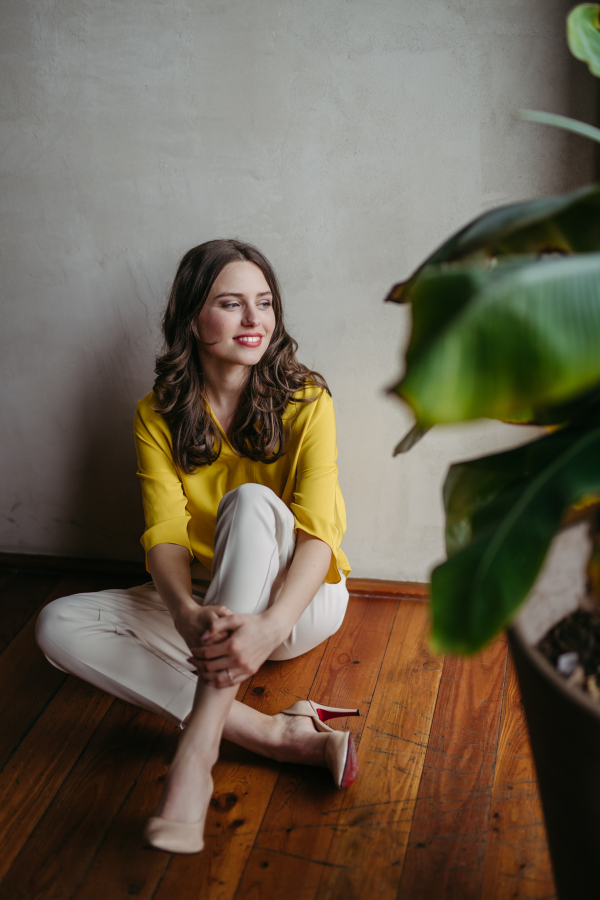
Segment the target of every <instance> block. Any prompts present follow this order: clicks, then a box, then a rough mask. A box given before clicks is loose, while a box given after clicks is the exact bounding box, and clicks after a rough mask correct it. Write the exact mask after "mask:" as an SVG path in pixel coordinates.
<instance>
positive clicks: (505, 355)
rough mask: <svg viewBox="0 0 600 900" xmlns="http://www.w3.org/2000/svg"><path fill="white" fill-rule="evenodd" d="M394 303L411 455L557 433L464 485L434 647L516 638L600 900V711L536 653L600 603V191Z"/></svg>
mask: <svg viewBox="0 0 600 900" xmlns="http://www.w3.org/2000/svg"><path fill="white" fill-rule="evenodd" d="M599 10H600V7H599V6H598V5H596V4H583V5H581V6H578V7H576V8H575V9H574V10H573V11H572V12H571V13H570V15H569V17H568V20H567V23H568V29H567V30H568V41H569V46H570V48H571V51H572V52H573V53H574V55H575V56H577V58H578V59H581V60H584V61H586V62H587V63H588V65H589V67H590V69H591V71H592V72H593V73H594V74H595V75H598V76H600V25H599V18H598V13H599ZM522 116H523V118H528V119H530V120H533V121H537V122H543V123H545V124H551V125H559V126H560V127H566V128H568V129H569V130H572V131H577V132H579V133H583V134H586V135H587V136H589V137H592V138H594V139H595V140H598V141H600V130H599V129H595V128H592V127H591V126H589V125H585V124H583V123H580V122H576V121H574V120H571V119H566V118H565V117H562V116H561V117H557V116H553V115H550V114H547V113H537V112H525V113H522ZM387 299H388V300H391V301H393V302H396V303H410V304H411V305H412V317H413V324H412V334H411V339H410V344H409V347H408V350H407V353H406V369H405V373H404V375H403V377H402V379H401V380H400V382H399V383H398V384H397V385H396V386H395V387H394V388H393V389H392V390H393V391H395V392H396V393H397V394H398V395H399V396H400V397H401V398H402V399H403V400H404V401H405V402H407V403H408V404H409V405H410V406H411V408H412V410H413V411H414V414H415V417H416V423H415V426H414V428H413V429H412V430H411V431H410V432H409V433H408V435H406V436H405V437H404V438H403V440H402V441H401V442H400V444H399V445H398V447H397V448H396V453H402V452H406V451H407V450H409V449H410V448H411V447H412V446H414V444H415V443H416V442H417V441H418V440H419V439H420V438H421V437H422V436H423V435H424V434H425V433H426V431H427V430H428V429H429V428H431V427H432V426H434V425H436V424H440V423H450V422H461V421H466V420H469V419H476V418H479V417H488V418H494V419H501V420H503V421H509V422H514V423H523V424H524V423H527V424H538V425H543V426H549V427H547V428H546V429H545V430H544V431H543V433H542V436H540V437H539V438H538V439H536V440H534V441H533V442H531V443H528V444H526V445H524V446H521V447H517V448H515V449H512V450H509V451H506V452H503V453H497V454H494V455H492V456H487V457H484V458H481V459H477V460H472V461H469V462H463V463H457V464H455V465H453V466H452V467H451V468H450V470H449V473H448V476H447V478H446V482H445V485H444V504H445V510H446V547H447V555H448V558H447V560H446V561H445V562H444V563H442V564H441V565H439V566H437V568H435V569H434V571H433V573H432V578H431V612H432V632H431V639H432V643H433V646H434V648H435V649H436V650H438V651H440V652H451V653H463V654H472V653H476V652H477V651H478V650H479V649H480V648H481V647H482V646H483V645H484V644H486V643H487V642H488V641H489V640H491V639H492V638H493V637H494V636H495V635H496V634H497V633H498V632H499V631H500V630H501V629H503V628H509V639H510V643H511V647H512V650H513V654H514V658H515V663H516V667H517V673H518V676H519V680H520V686H521V691H522V696H523V701H524V706H525V712H526V716H527V722H528V727H529V731H530V737H531V742H532V749H533V755H534V759H535V763H536V769H537V773H538V780H539V783H540V791H541V795H542V802H543V807H544V814H545V818H546V825H547V830H548V838H549V844H550V852H551V856H552V862H553V867H554V872H555V878H556V883H557V889H558V892H559V896H560V897H561V900H571V898H576V900H587V898H590V900H591V898H594V900H597V898H598V897H600V877H599V876H598V875H597V874H596V865H595V864H596V858H597V856H598V853H599V851H600V703H599V702H597V701H596V700H594V699H592V698H591V697H590V696H588V695H587V694H585V693H584V692H583V690H581V688H578V687H573V686H570V685H569V684H567V682H566V681H565V679H564V678H563V677H562V676H561V675H560V674H558V673H557V672H556V670H555V669H554V668H553V666H552V665H551V664H550V663H549V662H548V661H547V660H546V659H545V658H544V656H543V655H542V654H541V653H540V652H539V651H538V650H537V649H536V644H537V643H538V641H539V640H540V638H542V637H543V635H544V634H545V632H546V631H547V630H548V629H549V628H551V627H552V626H553V625H555V623H556V622H558V621H559V620H560V619H562V618H563V617H564V616H565V615H566V614H567V613H569V612H571V611H572V610H573V609H575V608H576V607H577V605H578V604H581V603H584V604H585V603H586V602H589V595H590V585H591V586H592V588H593V589H595V591H596V596H598V593H599V592H598V587H599V584H600V578H599V577H598V572H599V571H600V550H599V541H598V509H599V508H600V185H592V186H590V187H584V188H581V189H579V190H577V191H573V192H572V193H570V194H566V195H562V196H554V197H548V198H543V199H539V200H532V201H528V202H524V203H517V204H513V205H510V206H505V207H501V208H498V209H495V210H492V211H491V212H489V213H486V214H485V215H483V216H481V217H480V218H478V219H476V220H475V221H473V222H471V223H470V224H468V225H467V226H466V227H465V228H463V229H461V231H459V232H458V233H457V234H455V235H453V236H452V237H451V238H450V239H449V240H448V241H446V243H444V244H443V246H442V247H440V248H439V249H438V250H437V251H436V252H435V253H433V255H432V256H430V257H429V258H428V259H427V260H426V261H425V262H424V263H423V264H422V265H421V266H420V267H419V268H418V269H417V271H416V272H415V273H414V274H413V275H412V276H411V278H409V279H408V280H407V281H404V282H401V283H400V284H397V285H395V287H394V288H393V289H392V290H391V292H390V294H389V296H388V298H387ZM592 592H593V591H592ZM526 598H527V603H525V604H524V601H525V600H526ZM599 599H600V598H599ZM523 604H524V605H523Z"/></svg>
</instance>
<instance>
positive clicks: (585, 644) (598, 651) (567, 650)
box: [537, 609, 600, 701]
mask: <svg viewBox="0 0 600 900" xmlns="http://www.w3.org/2000/svg"><path fill="white" fill-rule="evenodd" d="M537 649H538V650H539V651H540V653H542V654H543V655H544V656H545V657H546V659H547V660H548V661H549V662H550V663H551V664H552V666H554V668H555V669H556V670H557V672H559V674H560V675H562V676H563V678H565V680H566V682H567V683H568V684H570V685H573V686H576V687H580V688H582V690H584V691H586V692H587V693H588V694H589V695H590V696H591V697H592V698H593V699H594V700H598V701H600V610H599V609H593V610H585V609H577V610H575V612H572V613H571V614H570V615H568V616H565V618H564V619H561V620H560V622H558V623H557V624H556V625H555V626H554V627H553V628H551V629H550V631H549V632H548V633H547V634H546V635H545V636H544V637H543V638H542V640H541V641H540V642H539V643H538V645H537Z"/></svg>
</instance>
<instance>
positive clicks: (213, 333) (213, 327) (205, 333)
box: [200, 310, 228, 344]
mask: <svg viewBox="0 0 600 900" xmlns="http://www.w3.org/2000/svg"><path fill="white" fill-rule="evenodd" d="M227 324H228V323H227V319H226V318H225V317H224V316H222V315H219V313H218V312H216V311H214V310H211V311H210V312H208V313H206V314H202V315H201V316H200V338H201V339H202V340H203V341H206V343H207V344H215V343H218V342H219V341H221V340H222V339H223V338H224V337H227V334H228V330H227Z"/></svg>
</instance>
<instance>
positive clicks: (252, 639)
mask: <svg viewBox="0 0 600 900" xmlns="http://www.w3.org/2000/svg"><path fill="white" fill-rule="evenodd" d="M176 626H177V630H178V631H179V633H180V634H181V636H182V637H183V639H184V640H185V642H186V644H187V645H188V647H189V648H190V652H191V656H189V657H188V662H190V663H192V664H193V665H194V666H195V667H196V669H197V670H198V676H199V677H200V678H202V680H203V681H204V682H205V683H206V684H211V685H213V686H214V687H230V686H231V685H232V684H240V683H241V682H242V681H245V679H246V678H249V677H250V676H252V675H254V673H255V672H257V671H258V669H260V667H261V666H262V664H263V663H264V662H265V660H266V659H268V658H269V656H270V655H271V653H272V652H273V650H274V649H275V648H276V647H278V646H279V645H280V644H281V642H282V641H283V640H284V639H285V638H286V637H287V634H285V633H283V632H284V631H285V629H282V627H281V625H280V623H279V622H278V620H277V617H276V616H275V615H273V614H272V611H271V610H266V611H265V612H264V613H260V614H259V615H254V616H253V615H238V614H235V613H232V612H231V611H230V610H229V609H227V607H225V606H208V607H207V606H205V607H198V608H197V610H193V611H188V612H187V613H186V614H185V615H183V616H182V617H180V619H179V621H177V622H176Z"/></svg>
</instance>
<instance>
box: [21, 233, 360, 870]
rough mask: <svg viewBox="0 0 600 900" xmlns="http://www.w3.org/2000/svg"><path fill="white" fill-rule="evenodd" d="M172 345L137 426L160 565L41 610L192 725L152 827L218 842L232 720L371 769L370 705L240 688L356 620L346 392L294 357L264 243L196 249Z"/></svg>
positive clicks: (82, 656)
mask: <svg viewBox="0 0 600 900" xmlns="http://www.w3.org/2000/svg"><path fill="white" fill-rule="evenodd" d="M163 329H164V336H165V345H166V352H165V353H164V354H163V355H162V356H160V357H159V359H158V360H157V365H156V373H157V377H156V381H155V383H154V390H153V392H151V393H150V394H148V396H147V397H144V399H143V400H141V401H140V402H139V404H138V407H137V412H136V417H135V438H136V446H137V453H138V463H139V472H138V475H139V477H140V480H141V484H142V494H143V501H144V512H145V519H146V530H145V532H144V535H143V537H142V544H143V546H144V549H145V551H146V559H147V568H148V571H149V572H150V574H151V576H152V582H150V583H149V584H145V585H142V586H140V587H136V588H131V589H129V590H111V591H101V592H98V593H89V594H76V595H75V596H72V597H63V598H61V599H59V600H55V601H54V602H53V603H51V604H50V605H49V606H47V607H46V608H45V609H44V610H43V611H42V613H41V615H40V617H39V619H38V626H37V640H38V644H39V646H40V647H41V649H42V651H43V652H44V654H45V655H46V657H47V658H48V660H49V661H50V662H51V663H52V664H53V665H55V666H56V667H58V668H59V669H62V670H64V671H66V672H70V673H73V674H75V675H77V676H79V677H80V678H83V679H85V680H87V681H89V682H91V683H92V684H94V685H96V686H97V687H99V688H102V689H103V690H106V691H108V692H109V693H111V694H114V695H115V696H117V697H120V698H121V699H122V700H126V701H128V702H130V703H135V704H137V705H138V706H141V707H144V708H145V709H148V710H151V711H153V712H157V713H159V714H161V715H163V716H165V717H166V718H168V719H170V720H171V721H173V722H176V723H179V724H181V725H182V726H184V730H183V732H182V735H181V737H180V738H179V742H178V746H177V752H176V754H175V758H174V760H173V763H172V765H171V767H170V769H169V773H168V776H167V779H166V783H165V787H164V791H163V795H162V797H161V800H160V803H159V806H158V808H157V810H156V812H155V815H154V817H153V818H151V819H150V820H149V821H148V823H147V825H146V830H145V837H146V840H147V841H148V842H149V843H150V844H152V845H153V846H155V847H158V848H160V849H163V850H168V851H171V852H181V853H195V852H198V851H199V850H201V849H202V846H203V831H204V821H205V817H206V810H207V807H208V804H209V801H210V798H211V794H212V789H213V783H212V778H211V770H212V767H213V765H214V764H215V762H216V760H217V757H218V753H219V744H220V740H221V737H225V738H227V740H229V741H234V742H235V743H237V744H240V745H241V746H242V747H245V748H247V749H249V750H253V751H255V752H256V753H260V754H263V755H264V756H268V757H271V758H273V759H276V760H280V761H284V760H285V761H289V762H296V763H307V764H309V765H320V766H328V767H329V768H330V770H331V772H332V774H333V777H334V779H335V781H336V784H337V785H338V786H339V787H346V786H347V785H348V784H350V783H351V782H352V781H353V780H354V778H355V777H356V770H357V763H356V751H355V748H354V743H353V739H352V735H351V734H350V732H340V731H333V730H332V729H330V728H329V726H327V725H326V724H325V720H326V719H327V718H331V716H332V714H333V715H335V714H338V715H340V714H344V715H356V714H358V711H357V710H354V709H353V710H335V709H328V708H327V707H323V706H319V705H318V704H316V703H314V702H312V701H307V700H303V701H299V702H298V703H295V704H294V705H293V706H291V707H290V708H289V709H287V710H285V711H283V712H282V713H279V714H278V715H275V716H266V715H263V714H262V713H259V712H257V711H256V710H253V709H251V708H250V707H249V706H245V705H244V704H242V703H238V702H237V701H236V700H235V699H234V698H235V695H236V691H237V689H238V686H239V684H240V683H241V682H242V681H244V680H245V679H246V678H248V677H249V676H251V675H253V674H254V673H255V672H256V671H257V670H258V669H259V668H260V666H261V665H262V664H263V663H264V662H265V660H287V659H293V658H294V657H296V656H299V655H300V654H302V653H306V652H307V651H308V650H311V649H312V648H313V647H315V646H317V645H318V644H320V643H321V642H322V641H324V640H326V639H327V638H328V637H330V635H332V634H333V633H334V632H335V631H337V629H338V628H339V627H340V625H341V624H342V620H343V618H344V614H345V612H346V606H347V603H348V591H347V589H346V575H347V574H348V573H349V571H350V568H349V566H348V562H347V560H346V557H345V556H344V553H343V552H342V550H341V549H340V546H341V542H342V537H343V534H344V530H345V527H346V519H345V510H344V502H343V499H342V495H341V492H340V489H339V485H338V480H337V466H336V455H337V449H336V431H335V418H334V411H333V403H332V400H331V396H330V394H329V390H328V388H327V385H326V384H325V381H324V380H323V378H322V377H321V376H320V375H318V374H317V373H316V372H312V371H309V370H308V369H307V368H306V366H303V365H301V364H300V363H299V362H298V360H297V359H296V353H295V351H296V349H297V344H296V343H295V341H294V340H293V339H292V338H291V337H290V335H289V334H288V333H287V332H286V330H285V326H284V322H283V311H282V305H281V297H280V292H279V286H278V283H277V278H276V276H275V273H274V271H273V269H272V267H271V265H270V264H269V262H268V261H267V260H266V259H265V257H264V256H263V255H262V254H261V253H260V252H259V251H258V250H257V249H256V248H255V247H252V246H251V245H249V244H244V243H241V242H240V241H234V240H218V241H209V242H207V243H205V244H202V245H201V246H199V247H195V248H194V249H192V250H190V251H189V252H188V253H186V254H185V256H184V257H183V259H182V260H181V263H180V265H179V269H178V271H177V275H176V277H175V281H174V283H173V287H172V289H171V294H170V297H169V301H168V305H167V309H166V313H165V316H164V321H163Z"/></svg>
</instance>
